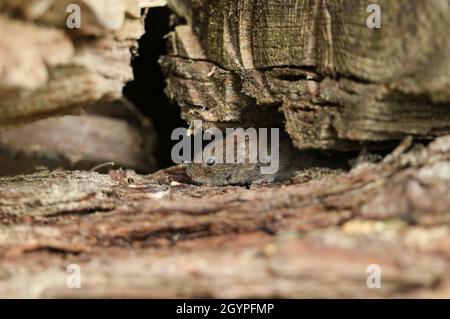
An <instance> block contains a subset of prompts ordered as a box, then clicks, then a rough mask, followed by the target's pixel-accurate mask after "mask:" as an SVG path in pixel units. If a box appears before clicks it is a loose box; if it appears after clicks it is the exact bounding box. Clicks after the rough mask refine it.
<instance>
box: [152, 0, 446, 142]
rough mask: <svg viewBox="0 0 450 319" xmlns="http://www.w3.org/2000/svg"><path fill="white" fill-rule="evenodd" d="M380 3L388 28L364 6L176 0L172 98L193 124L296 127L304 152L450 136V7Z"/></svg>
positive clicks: (434, 0)
mask: <svg viewBox="0 0 450 319" xmlns="http://www.w3.org/2000/svg"><path fill="white" fill-rule="evenodd" d="M371 3H376V4H378V5H379V6H380V8H381V17H382V27H381V29H369V28H368V27H367V25H366V20H367V18H368V17H369V15H370V13H367V6H368V3H367V1H363V0H356V1H355V0H341V1H331V0H330V1H329V0H320V1H319V0H318V1H310V0H302V1H283V2H282V3H280V2H279V1H275V0H273V1H272V0H268V1H245V0H240V1H232V0H220V1H206V0H204V1H193V0H192V1H190V0H171V1H169V5H170V6H171V7H172V8H173V9H174V10H175V11H176V12H177V13H178V14H179V15H180V16H182V17H184V18H185V19H186V21H187V24H186V25H180V26H178V27H177V28H176V29H175V31H174V33H173V34H172V35H171V36H170V37H168V39H169V44H170V47H171V50H170V52H169V54H168V55H167V56H166V57H164V58H163V59H162V61H161V65H162V67H163V69H164V70H165V72H166V75H167V77H168V79H167V84H168V86H167V92H168V94H169V96H170V97H171V98H173V99H174V100H175V101H177V103H178V104H179V105H180V106H181V110H182V114H183V116H184V118H185V119H186V120H188V121H192V120H194V119H202V120H204V121H206V122H207V123H208V125H209V126H218V127H224V126H238V125H239V126H255V125H256V126H265V125H272V126H273V125H277V126H285V128H286V130H287V132H288V133H289V134H290V136H291V137H292V139H293V141H294V143H295V145H296V146H297V147H298V148H301V149H304V148H320V149H337V150H345V149H358V148H359V147H360V145H361V142H365V143H369V144H374V145H373V146H376V147H382V146H383V142H385V141H389V140H398V139H402V138H403V137H405V136H408V135H412V136H416V137H419V138H426V139H430V138H433V137H436V136H440V135H443V134H446V133H449V131H450V130H449V125H448V123H449V120H450V111H449V110H450V107H449V106H450V93H449V90H448V87H449V85H450V60H449V59H450V38H449V37H448V32H447V31H448V30H449V28H450V18H449V17H450V6H449V4H448V2H447V1H440V0H431V1H420V0H413V1H409V0H400V1H389V0H378V1H372V2H371ZM279 111H281V112H282V114H283V115H284V121H285V125H283V124H282V123H283V117H281V119H280V116H279V113H278V112H279ZM380 143H381V145H380Z"/></svg>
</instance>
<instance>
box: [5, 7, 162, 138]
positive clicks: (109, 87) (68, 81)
mask: <svg viewBox="0 0 450 319" xmlns="http://www.w3.org/2000/svg"><path fill="white" fill-rule="evenodd" d="M72 2H73V1H68V0H67V1H65V0H64V1H51V0H50V1H47V0H34V1H22V0H21V1H16V0H14V1H12V0H1V1H0V9H1V14H0V27H1V29H2V34H3V36H2V37H1V39H0V130H2V129H5V128H8V127H13V126H15V125H17V124H22V123H26V122H30V121H34V120H38V119H42V118H46V117H48V116H50V115H54V114H64V113H70V112H73V111H74V110H76V109H77V108H80V107H83V106H88V105H90V104H93V103H98V102H102V101H112V100H115V99H118V98H120V97H121V96H122V89H123V86H124V85H125V83H126V82H127V81H130V80H131V79H132V78H133V71H132V68H131V63H130V62H131V58H132V55H133V52H135V51H136V49H137V40H138V39H139V38H140V36H141V35H142V34H143V33H144V26H143V24H142V21H141V12H140V9H141V8H145V7H146V6H151V5H161V3H153V4H152V2H142V1H138V0H130V1H128V0H101V1H97V0H96V1H91V0H83V1H78V2H77V4H78V5H80V8H81V11H80V13H81V21H82V23H81V28H79V29H77V28H75V29H69V28H68V27H67V26H66V19H67V17H68V13H67V7H68V5H69V4H71V3H72Z"/></svg>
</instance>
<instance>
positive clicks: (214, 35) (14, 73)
mask: <svg viewBox="0 0 450 319" xmlns="http://www.w3.org/2000/svg"><path fill="white" fill-rule="evenodd" d="M371 2H374V3H377V4H379V5H380V7H381V9H382V11H381V12H382V28H381V29H369V28H367V26H366V19H367V17H368V15H369V13H367V10H366V7H367V3H366V1H363V0H339V1H336V0H320V1H311V0H298V1H290V0H288V1H282V2H281V1H275V0H265V1H263V0H258V1H246V0H236V1H235V0H215V1H209V0H169V1H168V5H169V6H170V8H171V10H173V13H174V15H173V16H172V17H171V18H170V19H171V21H172V23H173V24H174V25H173V26H174V30H173V32H170V33H169V34H168V35H167V36H166V37H165V39H166V40H167V43H168V50H167V53H166V54H165V55H164V56H162V57H161V58H160V60H159V63H160V65H161V68H162V70H163V72H164V74H165V77H166V83H167V87H166V93H167V95H168V96H169V97H170V98H171V99H172V100H173V101H175V102H176V103H177V104H178V105H179V106H180V111H181V114H182V117H183V118H184V119H185V120H186V121H187V122H188V123H190V122H192V121H193V120H196V119H200V120H203V121H204V122H203V124H204V127H219V128H224V127H249V126H256V127H265V126H272V127H273V126H277V127H280V128H283V129H285V130H286V131H287V133H288V134H289V135H290V137H291V138H292V140H293V142H294V144H295V146H296V147H297V148H299V149H307V148H314V149H320V150H323V151H325V152H327V154H329V155H330V154H331V155H332V154H335V153H334V152H335V151H353V150H360V149H361V148H362V146H364V147H365V146H367V147H368V149H370V148H383V149H384V150H383V151H382V152H379V153H380V154H383V155H384V156H383V158H382V159H381V160H379V161H378V162H376V163H373V162H370V161H366V160H365V157H364V156H362V157H360V158H358V159H357V160H356V161H354V165H353V168H352V169H350V170H348V171H344V170H333V169H331V168H329V167H328V168H314V167H313V168H309V169H306V170H303V171H299V172H298V173H297V175H296V176H294V177H293V178H292V179H291V180H290V181H286V182H283V183H272V184H258V185H251V186H248V187H239V186H224V187H208V186H197V185H194V184H193V183H192V181H191V180H190V179H189V177H188V176H187V175H186V167H185V166H184V164H183V165H179V166H173V167H170V168H167V169H163V170H160V171H157V172H155V173H153V174H151V175H142V174H138V173H136V172H135V171H132V170H126V169H124V170H123V169H116V168H114V169H110V170H109V172H108V173H107V174H102V173H101V172H99V171H97V170H96V169H94V170H92V169H91V170H89V169H88V168H92V166H93V165H97V164H101V163H102V162H104V161H110V160H114V159H113V157H116V158H117V157H119V158H120V159H121V160H122V162H120V163H123V164H124V166H127V167H131V168H133V169H139V167H141V165H142V164H143V162H144V161H146V164H145V165H148V166H147V167H152V168H154V162H153V161H152V159H150V160H149V159H148V158H147V159H144V157H143V156H142V155H143V153H142V150H143V149H145V147H144V146H142V145H143V144H146V142H149V144H150V145H154V134H152V133H151V132H152V127H151V124H149V123H148V121H149V119H143V118H142V116H141V115H138V116H137V117H136V114H134V115H133V116H129V114H128V115H126V114H123V113H122V112H119V113H116V111H115V110H118V109H115V108H112V107H111V106H112V105H114V104H117V103H118V102H117V101H118V99H119V98H121V95H122V88H123V85H124V84H125V83H126V82H127V81H129V80H130V79H131V78H132V71H133V70H132V68H131V66H130V60H131V58H132V56H133V51H135V50H136V43H137V42H136V40H137V39H138V38H139V37H140V35H141V34H142V33H143V32H144V30H143V26H142V23H141V22H142V21H141V19H143V18H144V17H145V14H146V11H145V10H143V11H140V10H141V8H149V7H152V6H161V5H164V4H165V1H160V0H140V1H138V0H135V1H133V0H128V1H125V0H102V1H100V0H96V1H93V0H92V1H91V0H82V1H78V4H79V5H80V6H81V8H82V12H83V14H84V18H83V20H82V23H83V25H84V26H83V27H82V28H81V29H67V27H66V20H65V18H66V16H67V15H66V14H61V12H66V11H65V10H66V7H67V5H68V4H69V1H66V0H60V1H56V0H45V1H44V0H33V1H25V0H20V1H18V0H0V9H1V13H0V29H1V30H2V34H3V35H2V37H1V38H0V130H1V131H2V134H1V135H0V166H1V167H0V174H5V175H11V176H6V177H0V296H3V297H33V298H42V297H158V298H161V297H226V298H230V297H231V298H236V297H247V298H252V297H259V298H271V297H287V298H298V297H308V298H312V297H321V298H323V297H347V298H348V297H350V298H362V297H396V298H399V297H400V298H401V297H446V298H450V293H449V292H450V249H449V247H450V246H449V245H450V214H449V212H450V197H449V196H448V190H449V189H450V125H449V123H450V93H449V92H450V91H449V87H450V37H449V36H448V32H447V30H449V28H450V3H449V2H448V1H441V0H429V1H421V0H398V1H390V0H376V1H375V0H374V1H371ZM168 24H169V23H168ZM150 32H151V30H150ZM130 49H131V50H130ZM111 101H116V102H111ZM119 101H122V102H123V100H122V99H120V100H119ZM119 103H120V102H119ZM92 104H94V107H93V108H92ZM88 106H91V107H88ZM81 107H83V108H84V109H85V111H84V112H85V114H84V115H83V116H84V118H83V119H82V120H80V118H77V117H73V116H72V115H69V116H68V117H60V118H50V119H43V118H46V117H49V116H53V115H55V114H56V115H60V114H66V113H73V112H74V111H76V110H78V109H80V108H81ZM136 119H137V123H138V125H135V124H136V123H135V122H136ZM36 120H40V121H37V122H36ZM153 120H156V121H158V120H160V119H153ZM42 121H44V122H42ZM65 121H68V122H65ZM24 123H25V124H27V125H26V126H21V127H17V126H18V124H21V125H22V124H24ZM68 123H69V124H68ZM82 124H86V125H87V129H86V130H81V127H82V126H81V125H82ZM63 127H65V129H66V130H68V131H65V132H64V134H63ZM119 128H122V129H120V130H118V131H116V129H119ZM142 129H144V131H146V133H145V134H148V140H143V139H142V136H144V135H139V136H140V137H139V136H137V135H136V134H141V133H137V132H138V131H141V130H142ZM35 132H39V134H36V133H35ZM105 132H107V133H108V134H103V133H105ZM77 133H78V134H79V135H78V136H75V134H77ZM57 134H60V135H58V137H59V136H61V137H63V138H62V139H58V141H57V142H56V143H54V140H52V138H53V137H54V136H55V135H57ZM83 134H84V135H83ZM30 135H33V137H34V138H35V141H36V140H38V141H39V147H36V146H35V145H36V144H35V143H34V142H35V141H34V142H33V141H32V140H29V139H28V136H30ZM83 136H84V137H86V138H87V139H89V140H90V142H91V143H94V144H92V145H96V147H97V149H101V147H104V146H108V145H109V147H107V148H108V152H109V153H108V152H106V153H107V154H108V157H102V156H99V154H98V153H96V152H91V149H90V148H89V147H88V146H89V145H87V144H86V145H85V144H83V145H77V144H76V142H77V141H78V140H80V139H81V137H83ZM125 140H126V141H128V142H129V143H128V142H125ZM61 141H63V142H62V143H61ZM64 141H65V142H64ZM95 143H96V144H95ZM108 143H110V144H108ZM137 144H139V146H138V145H137ZM61 146H64V147H62V148H61ZM67 147H69V148H70V150H68V149H67ZM43 148H45V151H44V152H39V150H42V149H43ZM387 148H388V149H387ZM17 154H19V155H20V158H21V159H22V160H23V161H24V162H23V163H25V164H24V165H26V162H32V163H34V164H36V163H37V162H38V161H40V160H42V163H43V164H42V165H46V166H49V167H51V168H54V167H56V166H66V167H68V168H70V169H74V168H79V169H83V170H77V171H69V170H65V169H44V168H42V169H39V170H37V171H35V172H33V173H28V174H22V173H20V174H19V172H22V171H23V169H21V168H20V167H18V169H17V171H15V172H14V174H11V172H12V167H13V165H18V164H20V163H19V162H18V161H17V159H18V157H14V155H17ZM74 154H75V156H74ZM386 154H387V155H386ZM341 155H342V154H340V155H339V159H342V158H346V156H348V153H346V154H344V155H342V156H341ZM2 156H3V157H2ZM5 156H6V160H9V161H10V164H3V165H2V164H1V161H2V160H5ZM55 158H56V159H57V161H56V163H57V164H56V165H50V164H52V161H54V159H55ZM74 158H78V159H80V158H83V159H84V160H87V161H88V164H87V165H85V166H83V165H81V166H70V165H67V164H64V165H61V163H62V162H71V163H72V161H73V159H74ZM337 158H338V157H336V161H337ZM58 161H59V162H58ZM74 162H75V161H74ZM3 163H5V162H3ZM53 163H54V162H53ZM85 164H86V163H85ZM19 166H20V165H19ZM69 166H70V167H69ZM104 168H105V167H104ZM107 168H109V167H107ZM107 171H108V169H107ZM371 266H376V267H378V269H379V270H380V271H381V272H380V275H381V287H380V288H374V287H372V286H370V283H369V278H370V275H371V269H373V268H371ZM74 267H75V268H76V269H79V271H80V275H81V281H80V286H79V287H78V288H77V287H73V286H71V284H72V283H73V282H69V281H68V280H69V279H70V277H71V275H73V269H75V268H74Z"/></svg>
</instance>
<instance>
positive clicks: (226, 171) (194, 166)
mask: <svg viewBox="0 0 450 319" xmlns="http://www.w3.org/2000/svg"><path fill="white" fill-rule="evenodd" d="M207 147H209V150H210V151H208V152H205V151H206V149H205V150H203V152H200V153H198V154H196V155H195V157H194V162H193V163H190V164H188V165H187V174H188V175H189V177H190V178H191V179H192V181H193V182H194V183H197V184H202V185H209V186H224V185H248V184H250V183H251V182H252V181H254V180H255V179H257V178H258V177H259V176H260V172H259V168H258V167H259V165H258V164H257V163H254V162H250V161H249V157H248V142H247V141H246V140H245V139H243V140H242V142H239V141H238V140H236V141H234V140H233V143H231V144H228V145H227V143H226V140H225V139H219V140H217V141H214V142H212V143H211V144H209V145H208V146H207ZM238 151H240V152H242V154H244V156H245V159H244V162H243V163H236V162H231V163H229V162H228V163H227V153H230V152H231V153H232V154H237V152H238ZM235 159H236V157H235Z"/></svg>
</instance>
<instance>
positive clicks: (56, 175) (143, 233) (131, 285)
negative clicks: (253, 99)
mask: <svg viewBox="0 0 450 319" xmlns="http://www.w3.org/2000/svg"><path fill="white" fill-rule="evenodd" d="M449 172H450V137H449V136H446V137H442V138H439V139H437V140H435V141H434V142H432V143H431V144H430V145H429V146H427V147H424V146H420V145H416V146H413V147H411V144H410V140H409V141H405V142H404V143H402V144H401V145H400V146H399V147H398V148H397V149H396V150H395V151H394V152H393V153H391V154H390V155H388V156H387V157H386V158H385V159H384V160H383V161H382V162H381V163H378V164H370V163H362V164H360V165H359V166H357V167H356V168H355V169H353V170H352V171H350V172H348V173H344V172H336V171H327V170H325V171H304V172H301V173H299V175H297V176H296V177H295V178H294V179H292V180H291V182H290V183H286V184H271V185H256V186H252V187H250V189H247V188H245V187H237V186H233V187H232V186H228V187H206V186H194V185H191V184H189V179H188V178H187V176H186V172H185V169H184V168H183V167H182V166H180V167H174V168H170V169H167V170H164V171H160V172H157V173H155V174H153V175H150V176H139V175H136V174H134V173H131V172H124V171H111V172H110V173H109V175H101V174H98V173H95V172H81V171H78V172H67V171H39V172H36V173H34V174H30V175H19V176H15V177H9V178H5V177H3V178H0V260H1V262H0V296H2V297H159V298H161V297H223V298H224V297H227V298H237V297H248V298H252V297H261V298H270V297H286V298H288V297H289V298H296V297H308V298H312V297H321V298H324V297H349V298H354V297H358V298H361V297H397V298H399V297H447V298H448V297H449V291H450V289H449V288H450V263H449V260H450V258H449V257H450V251H449V244H450V215H449V212H450V199H449V196H448V189H449V188H450V174H449ZM74 264H75V265H78V266H79V267H80V270H81V278H82V279H81V287H80V289H69V288H68V286H67V278H68V275H70V274H68V273H67V272H66V269H67V267H68V266H69V265H74ZM373 264H376V265H378V266H379V267H380V268H381V272H382V273H381V278H382V284H381V288H380V289H369V288H368V286H367V276H368V275H369V273H368V272H367V270H368V268H367V267H368V266H369V265H373Z"/></svg>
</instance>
